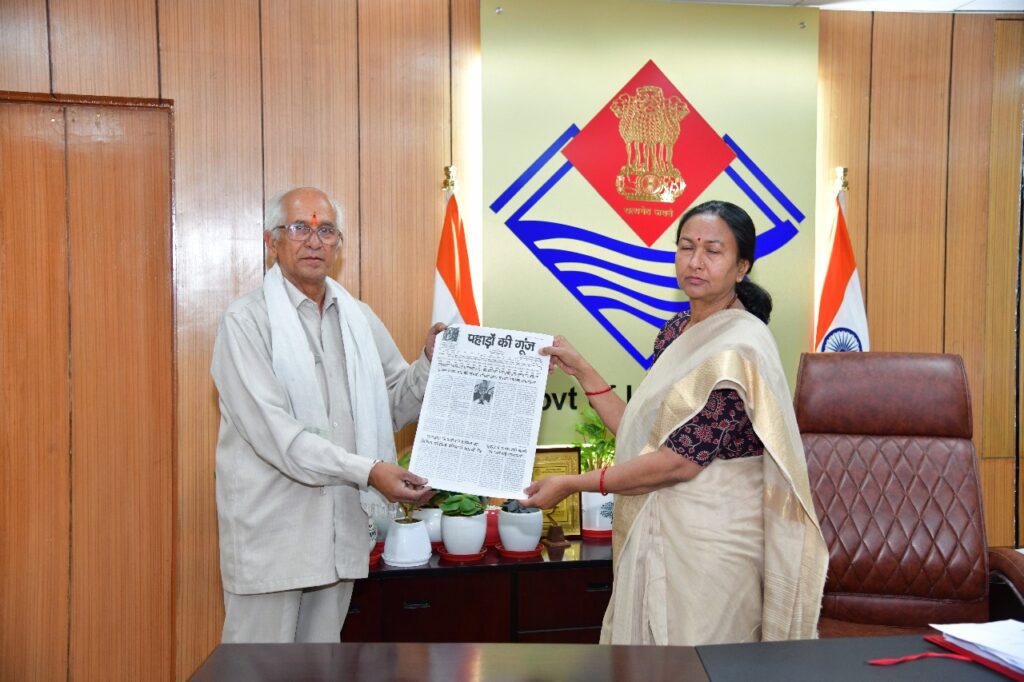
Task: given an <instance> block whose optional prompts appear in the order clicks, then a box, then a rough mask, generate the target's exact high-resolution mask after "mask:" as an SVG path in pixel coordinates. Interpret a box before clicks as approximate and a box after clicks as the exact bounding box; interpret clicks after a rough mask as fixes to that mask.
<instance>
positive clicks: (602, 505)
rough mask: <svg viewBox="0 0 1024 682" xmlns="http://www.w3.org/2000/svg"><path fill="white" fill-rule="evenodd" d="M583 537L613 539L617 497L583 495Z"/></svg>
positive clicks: (597, 494)
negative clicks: (613, 521) (613, 520)
mask: <svg viewBox="0 0 1024 682" xmlns="http://www.w3.org/2000/svg"><path fill="white" fill-rule="evenodd" d="M581 495H582V498H583V499H582V500H581V505H582V507H583V537H598V538H600V537H611V533H612V518H613V516H614V512H615V496H614V495H602V494H601V493H582V494H581Z"/></svg>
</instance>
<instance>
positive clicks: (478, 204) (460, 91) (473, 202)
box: [437, 0, 484, 315]
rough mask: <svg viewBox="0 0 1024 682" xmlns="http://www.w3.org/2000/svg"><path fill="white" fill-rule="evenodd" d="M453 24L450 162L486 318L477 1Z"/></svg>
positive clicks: (462, 7)
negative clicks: (484, 304) (483, 269)
mask: <svg viewBox="0 0 1024 682" xmlns="http://www.w3.org/2000/svg"><path fill="white" fill-rule="evenodd" d="M451 26H452V29H451V49H452V53H451V61H452V64H451V78H452V101H451V107H452V128H451V138H452V139H451V144H452V163H453V164H454V165H455V167H456V168H457V169H458V186H457V188H456V192H457V196H458V202H459V215H460V216H461V217H462V222H463V225H464V226H465V228H466V243H467V247H468V250H469V261H470V273H471V275H472V278H473V289H474V293H475V294H476V297H477V309H478V310H480V311H481V315H483V305H482V299H481V296H482V294H483V288H484V287H483V283H484V282H483V272H482V267H483V191H484V189H483V188H484V159H483V145H484V143H483V120H484V119H483V83H482V81H481V77H482V71H481V62H480V3H479V2H478V0H453V1H452V3H451ZM437 229H438V230H439V229H440V226H438V228H437ZM438 234H440V232H438Z"/></svg>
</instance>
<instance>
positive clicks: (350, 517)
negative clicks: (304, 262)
mask: <svg viewBox="0 0 1024 682" xmlns="http://www.w3.org/2000/svg"><path fill="white" fill-rule="evenodd" d="M285 289H286V291H287V292H288V298H289V300H290V301H291V303H292V304H293V305H295V307H296V309H297V310H298V313H299V319H300V320H301V322H302V327H303V329H304V331H305V333H306V337H307V339H308V340H309V347H310V350H311V351H312V352H313V355H314V358H315V360H316V372H317V378H318V381H319V383H320V390H321V391H322V393H323V398H324V404H325V405H326V406H327V413H328V414H327V416H328V422H329V424H330V431H329V433H314V432H312V431H311V430H310V429H307V428H306V427H304V425H303V424H301V423H300V422H299V421H297V420H296V419H295V417H294V416H293V413H292V409H291V405H290V403H289V399H288V395H287V393H286V391H285V388H284V386H283V385H282V384H281V382H280V381H278V379H277V377H276V376H275V375H274V370H273V363H272V357H273V353H272V343H273V341H272V339H271V332H270V320H269V318H268V315H267V304H266V301H265V300H264V298H263V290H262V288H261V289H258V290H256V291H254V292H252V293H250V294H248V295H246V296H243V297H242V298H240V299H238V300H237V301H235V302H234V303H232V304H231V305H230V306H229V307H228V309H227V311H226V312H225V313H224V318H223V319H222V321H221V326H220V330H219V332H218V334H217V341H216V344H215V345H214V350H213V363H212V368H211V372H212V374H213V379H214V382H215V383H216V385H217V390H218V391H219V393H220V414H221V421H220V434H219V437H218V441H217V517H218V521H219V526H220V563H221V579H222V581H223V584H224V589H225V590H228V591H229V592H234V593H236V594H258V593H263V592H277V591H280V590H291V589H298V588H303V587H312V586H315V585H325V584H329V583H333V582H335V581H337V580H339V579H341V578H362V577H365V576H366V574H367V555H368V553H369V549H370V545H369V543H370V540H369V534H368V532H367V516H366V512H365V511H364V510H363V508H362V507H361V506H360V504H359V489H360V488H364V489H365V487H366V483H367V477H368V476H369V473H370V467H371V466H372V464H373V461H374V460H375V459H376V458H377V457H380V456H383V453H375V452H360V453H356V452H355V447H356V446H355V425H354V423H353V421H352V407H351V405H352V400H355V399H358V396H352V395H350V393H349V387H348V379H347V375H346V371H345V349H344V347H343V344H342V340H341V329H340V324H339V320H338V314H339V310H340V306H339V305H338V303H337V301H336V300H335V299H334V298H328V300H326V301H325V302H324V311H323V316H322V317H321V315H320V313H319V311H318V310H317V305H316V303H314V302H313V301H312V300H310V299H309V298H307V297H306V296H305V295H303V294H302V293H301V292H300V291H299V290H298V289H296V288H295V286H294V285H292V284H291V283H290V282H288V281H285ZM328 291H329V290H328ZM360 307H361V308H362V310H363V312H364V313H365V315H366V319H367V322H368V324H369V327H370V330H371V333H372V335H373V339H374V341H375V343H376V346H377V352H378V354H379V355H380V359H381V364H382V366H383V369H384V377H385V382H386V384H387V390H388V397H389V399H390V400H389V402H390V407H391V417H392V422H393V425H394V427H395V429H396V430H397V429H399V428H401V427H402V426H405V425H406V424H408V423H409V422H411V421H414V420H415V419H416V417H417V416H418V415H419V411H420V406H421V405H422V402H423V393H424V390H425V389H426V384H427V375H428V374H429V367H430V365H429V361H428V360H427V359H426V356H424V355H423V354H421V355H420V357H419V359H418V360H417V361H416V362H414V363H413V364H412V365H409V364H407V363H406V362H405V359H404V358H403V357H402V355H401V353H400V352H399V351H398V348H397V347H396V346H395V342H394V341H393V340H392V338H391V335H390V334H389V333H388V331H387V329H385V327H384V325H383V324H382V323H381V321H380V320H379V319H378V318H377V316H376V315H374V314H373V312H372V311H371V310H370V308H369V307H368V306H366V305H365V304H363V303H360Z"/></svg>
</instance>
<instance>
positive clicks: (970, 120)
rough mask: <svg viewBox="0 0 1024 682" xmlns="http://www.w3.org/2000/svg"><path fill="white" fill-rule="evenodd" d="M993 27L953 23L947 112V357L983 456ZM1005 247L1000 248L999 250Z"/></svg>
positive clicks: (960, 19)
mask: <svg viewBox="0 0 1024 682" xmlns="http://www.w3.org/2000/svg"><path fill="white" fill-rule="evenodd" d="M994 30H995V22H994V21H993V20H992V18H991V17H988V16H982V15H970V16H966V15H960V16H956V17H954V18H953V60H952V63H953V67H952V68H953V72H952V74H951V89H950V107H949V108H950V111H949V181H948V183H947V188H948V192H949V195H948V197H947V204H946V207H947V208H946V273H947V275H946V278H945V289H946V290H945V299H946V302H945V308H946V328H945V345H944V350H945V352H947V353H958V354H959V355H961V356H962V357H963V359H964V365H965V367H966V369H967V379H968V382H969V385H970V389H971V398H972V400H971V406H972V408H973V410H972V412H973V418H974V443H975V447H976V449H977V451H978V453H979V455H981V456H985V449H984V448H983V447H982V440H983V438H982V434H983V424H984V420H983V415H984V403H985V401H984V399H983V397H984V395H985V382H984V376H985V372H984V369H985V346H984V344H983V343H981V342H980V340H981V338H982V337H983V333H984V329H985V306H984V305H979V302H980V301H984V300H985V296H986V289H987V286H986V283H987V281H988V277H987V268H988V266H987V254H986V248H987V247H989V246H991V243H990V241H989V239H988V231H987V229H979V228H983V227H985V226H987V224H988V173H989V171H988V166H989V122H990V120H991V117H992V41H993V34H994ZM1000 248H1002V247H1000Z"/></svg>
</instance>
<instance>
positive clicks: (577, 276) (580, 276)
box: [560, 270, 678, 310]
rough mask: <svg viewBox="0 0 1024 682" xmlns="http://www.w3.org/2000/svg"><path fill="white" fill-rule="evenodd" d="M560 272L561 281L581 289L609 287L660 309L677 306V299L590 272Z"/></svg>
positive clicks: (670, 308)
mask: <svg viewBox="0 0 1024 682" xmlns="http://www.w3.org/2000/svg"><path fill="white" fill-rule="evenodd" d="M560 272H561V273H562V277H561V280H562V281H563V282H567V283H569V284H573V285H574V286H576V287H577V288H580V289H582V288H583V287H602V288H604V289H611V290H612V291H617V292H619V293H620V294H625V295H627V296H629V297H631V298H634V299H636V300H638V301H640V302H641V303H646V304H647V305H649V306H651V307H652V308H660V309H662V310H673V309H674V308H676V307H677V306H676V305H675V304H676V303H678V302H677V301H674V300H665V299H661V298H657V297H654V296H651V295H650V294H642V293H640V292H639V291H635V290H633V289H629V288H627V287H624V286H622V285H621V284H619V283H618V282H612V281H610V280H607V279H605V278H603V277H601V276H600V275H595V274H594V273H592V272H579V271H576V270H570V271H568V272H566V271H565V270H561V271H560ZM677 291H678V288H677Z"/></svg>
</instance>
